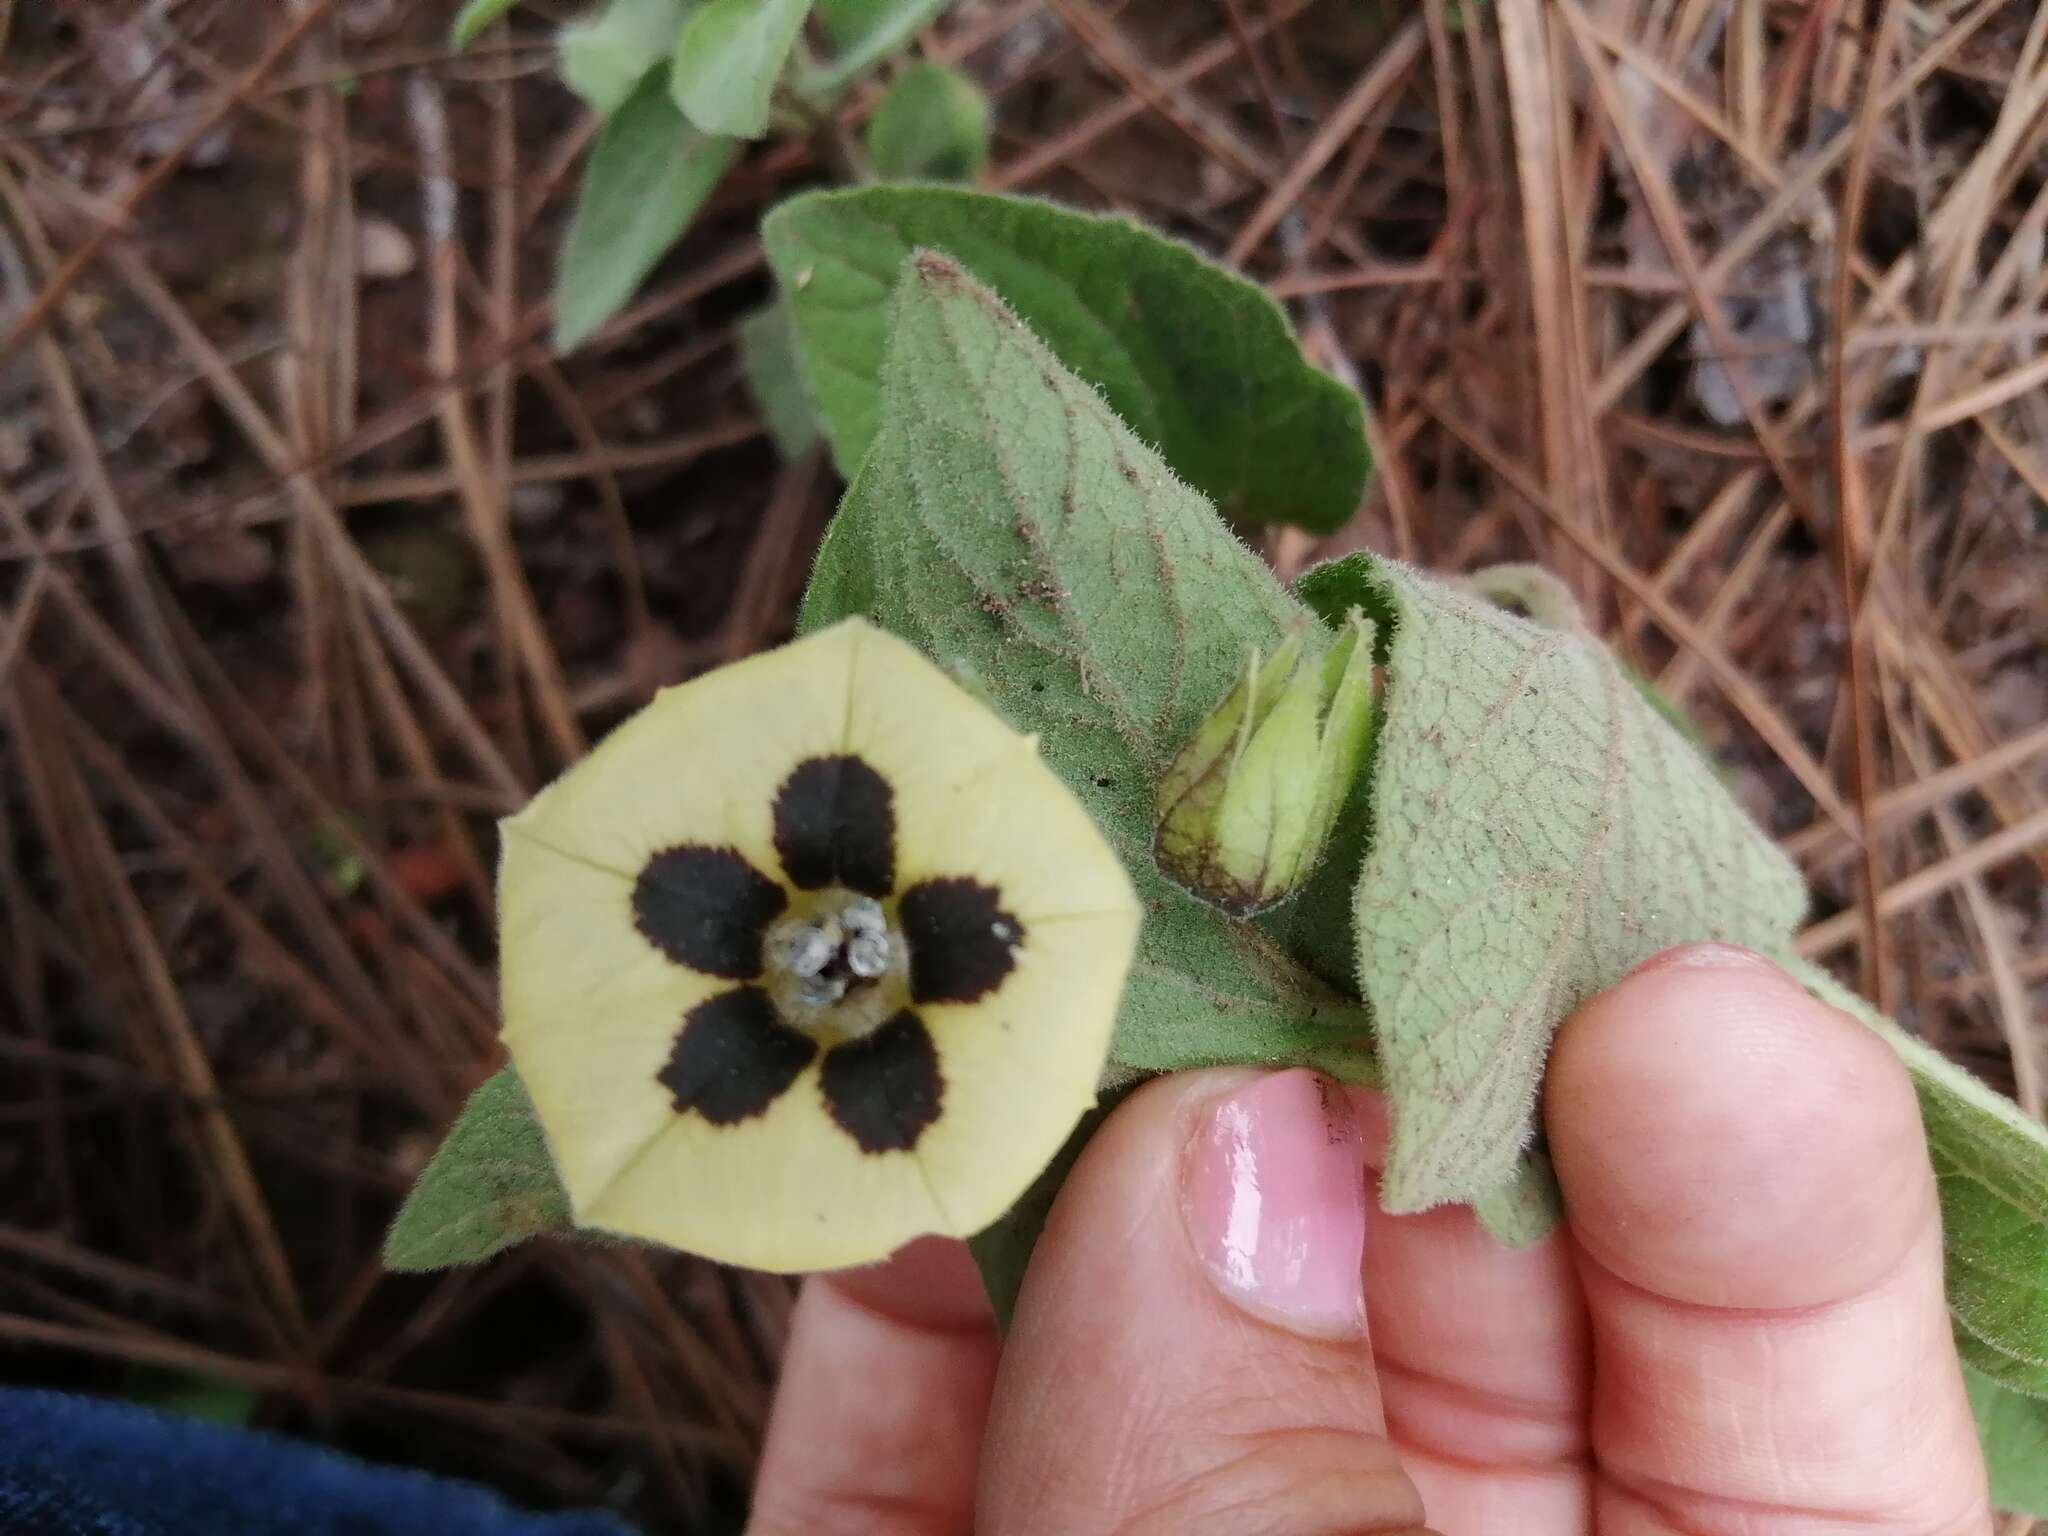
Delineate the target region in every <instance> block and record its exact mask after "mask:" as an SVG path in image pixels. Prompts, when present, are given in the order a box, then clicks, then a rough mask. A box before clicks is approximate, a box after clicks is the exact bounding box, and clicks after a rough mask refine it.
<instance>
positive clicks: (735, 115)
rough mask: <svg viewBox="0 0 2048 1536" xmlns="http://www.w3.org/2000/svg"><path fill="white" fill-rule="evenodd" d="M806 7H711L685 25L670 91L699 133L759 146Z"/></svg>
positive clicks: (787, 0) (763, 3)
mask: <svg viewBox="0 0 2048 1536" xmlns="http://www.w3.org/2000/svg"><path fill="white" fill-rule="evenodd" d="M810 9H811V0H711V3H710V4H709V5H706V6H705V7H704V8H703V9H702V10H700V11H698V12H696V13H695V14H694V15H692V16H691V17H690V19H689V21H688V22H687V23H685V24H684V27H683V33H682V36H681V37H680V38H679V39H678V40H677V42H676V53H675V66H674V75H673V79H672V80H671V82H670V83H671V88H672V89H673V91H674V93H675V101H676V105H677V106H678V107H680V108H682V111H683V116H685V117H687V118H688V119H689V120H690V121H691V123H693V124H694V125H695V126H696V127H697V129H698V130H699V131H700V132H703V133H707V134H726V135H730V136H731V137H733V138H738V139H758V138H760V137H761V135H762V134H764V133H766V132H767V131H768V106H769V103H770V102H771V101H772V100H773V99H774V96H775V82H776V81H777V80H779V79H780V78H781V77H782V67H783V65H785V64H787V63H788V62H789V51H790V49H792V48H793V47H795V46H796V39H797V34H798V33H799V32H801V31H802V30H803V25H804V17H805V16H806V15H807V14H809V12H810Z"/></svg>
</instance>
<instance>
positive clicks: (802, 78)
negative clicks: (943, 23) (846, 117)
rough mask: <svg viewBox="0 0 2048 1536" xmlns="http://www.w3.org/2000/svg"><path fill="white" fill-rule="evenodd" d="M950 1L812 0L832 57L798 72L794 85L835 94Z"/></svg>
mask: <svg viewBox="0 0 2048 1536" xmlns="http://www.w3.org/2000/svg"><path fill="white" fill-rule="evenodd" d="M952 3H953V0H817V13H818V20H819V21H820V22H822V23H823V24H824V27H825V35H826V36H827V37H829V38H830V39H831V40H832V46H833V48H834V49H835V50H836V53H835V56H834V57H833V58H832V59H830V60H829V61H827V62H826V63H824V64H820V65H817V66H815V67H813V68H811V69H807V70H804V71H802V72H801V73H800V74H799V76H798V79H797V90H798V91H799V92H800V93H802V94H803V95H805V96H807V97H810V98H812V99H813V100H823V99H825V98H828V97H831V96H834V95H836V94H838V92H840V91H841V90H843V89H845V88H846V86H848V85H850V84H851V83H852V82H853V81H854V80H855V79H857V78H858V77H859V76H861V75H862V74H864V73H866V72H867V71H868V70H870V69H872V68H873V67H874V66H875V65H877V64H879V63H881V62H882V60H884V59H886V58H890V57H892V56H894V55H895V54H897V53H900V52H902V50H903V49H905V48H906V47H908V46H909V45H910V40H911V39H912V38H914V37H916V36H917V34H918V33H919V32H920V31H921V30H923V29H924V28H925V27H927V26H929V25H931V23H932V22H934V21H936V20H938V18H939V14H940V13H941V12H942V11H944V10H945V9H946V7H947V6H949V5H951V4H952Z"/></svg>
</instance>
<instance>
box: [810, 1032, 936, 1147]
mask: <svg viewBox="0 0 2048 1536" xmlns="http://www.w3.org/2000/svg"><path fill="white" fill-rule="evenodd" d="M818 1086H819V1087H820V1088H821V1089H822V1090H823V1092H824V1095H825V1107H826V1108H827V1109H828V1110H830V1111H831V1113H832V1118H833V1119H834V1120H836V1121H838V1122H839V1128H840V1129H841V1130H843V1131H845V1132H846V1134H847V1135H849V1136H851V1137H852V1138H853V1140H854V1143H855V1144H856V1145H857V1146H858V1147H859V1148H860V1149H861V1151H863V1152H908V1151H910V1150H911V1149H912V1148H914V1147H915V1146H916V1145H917V1143H918V1141H919V1139H920V1138H921V1137H922V1136H923V1135H924V1132H925V1128H926V1127H927V1126H929V1125H930V1124H931V1123H932V1122H933V1121H934V1120H936V1119H938V1118H939V1112H940V1109H941V1107H942V1105H943V1103H944V1099H945V1091H946V1085H945V1082H944V1080H943V1079H942V1078H941V1077H940V1076H939V1053H938V1050H937V1049H936V1047H934V1046H933V1044H932V1037H931V1031H929V1030H927V1029H926V1028H925V1027H924V1020H922V1019H920V1018H919V1017H918V1016H917V1015H916V1014H915V1013H912V1012H911V1011H910V1010H909V1009H908V1008H906V1009H904V1010H903V1011H902V1012H901V1013H899V1014H897V1015H896V1017H894V1018H893V1019H891V1020H889V1022H888V1023H886V1024H884V1025H883V1026H882V1027H881V1028H880V1029H878V1030H876V1031H875V1032H874V1033H873V1034H871V1035H868V1036H866V1037H865V1038H864V1039H860V1040H850V1041H848V1042H847V1043H846V1044H845V1045H841V1046H836V1047H834V1048H833V1049H832V1050H831V1051H828V1052H827V1053H826V1055H825V1061H824V1064H823V1065H822V1066H820V1067H819V1069H818Z"/></svg>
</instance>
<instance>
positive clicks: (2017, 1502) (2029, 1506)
mask: <svg viewBox="0 0 2048 1536" xmlns="http://www.w3.org/2000/svg"><path fill="white" fill-rule="evenodd" d="M1963 1385H1964V1387H1965V1388H1966V1389H1967V1390H1968V1391H1969V1394H1970V1411H1971V1413H1972V1414H1974V1415H1975V1416H1976V1420H1977V1439H1978V1441H1979V1442H1980V1443H1981V1444H1982V1445H1983V1447H1984V1460H1985V1462H1986V1463H1987V1464H1989V1466H1990V1468H1991V1502H1992V1503H1993V1504H1995V1505H1997V1506H1998V1507H1999V1508H2000V1509H2006V1510H2012V1511H2014V1512H2016V1513H2018V1514H2025V1515H2048V1403H2044V1402H2042V1401H2041V1400H2040V1399H2038V1398H2032V1397H2026V1396H2023V1395H2021V1394H2020V1393H2018V1392H2014V1391H2012V1390H2010V1389H2009V1388H2006V1387H2003V1386H2000V1385H1999V1384H1998V1383H1997V1382H1996V1381H1993V1380H1992V1379H1991V1378H1990V1377H1988V1376H1986V1375H1984V1374H1983V1373H1981V1372H1979V1371H1975V1370H1971V1369H1969V1368H1968V1367H1967V1366H1966V1367H1965V1368H1964V1370H1963Z"/></svg>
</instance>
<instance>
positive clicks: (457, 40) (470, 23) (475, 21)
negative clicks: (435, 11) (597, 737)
mask: <svg viewBox="0 0 2048 1536" xmlns="http://www.w3.org/2000/svg"><path fill="white" fill-rule="evenodd" d="M517 3H518V0H469V3H468V4H467V5H465V6H464V7H463V8H462V9H461V10H459V11H457V12H456V13H455V21H454V23H453V24H452V25H451V26H450V27H449V28H448V46H449V47H451V48H454V49H455V50H457V51H458V52H460V51H461V50H462V49H464V48H467V47H468V46H469V45H470V44H471V43H473V42H475V41H476V40H477V39H478V38H479V37H481V36H482V35H483V30H484V28H485V27H488V26H489V25H490V24H491V23H492V22H494V21H496V20H497V19H498V18H499V17H500V16H502V15H504V14H505V13H506V12H507V11H509V10H511V9H512V7H513V6H514V5H515V4H517Z"/></svg>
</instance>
